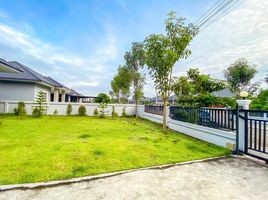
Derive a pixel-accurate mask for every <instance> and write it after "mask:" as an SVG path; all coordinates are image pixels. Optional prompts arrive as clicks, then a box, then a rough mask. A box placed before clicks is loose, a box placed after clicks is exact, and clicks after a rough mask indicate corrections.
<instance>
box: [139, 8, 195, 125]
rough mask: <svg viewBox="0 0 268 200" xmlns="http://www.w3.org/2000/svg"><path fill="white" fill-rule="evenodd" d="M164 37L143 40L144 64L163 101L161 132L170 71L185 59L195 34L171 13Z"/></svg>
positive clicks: (168, 94)
mask: <svg viewBox="0 0 268 200" xmlns="http://www.w3.org/2000/svg"><path fill="white" fill-rule="evenodd" d="M165 27H166V35H164V34H153V35H150V36H148V37H147V38H146V39H145V41H144V42H145V50H146V60H145V62H146V64H147V66H148V69H149V74H150V75H151V77H152V79H153V81H154V85H155V88H156V90H157V91H158V93H159V94H160V95H161V97H162V99H163V101H164V109H163V130H165V129H166V107H167V100H168V97H169V96H170V95H171V93H172V90H173V86H174V85H173V83H174V82H173V76H172V71H173V67H174V65H175V63H176V62H177V61H178V60H179V59H185V58H187V57H188V56H189V55H190V54H191V51H190V50H189V49H187V46H188V45H189V43H190V42H191V40H192V39H193V37H194V36H195V35H196V34H197V32H198V29H197V28H196V27H195V26H194V25H193V24H188V25H186V24H185V18H182V17H179V18H177V17H176V12H174V11H171V12H169V14H168V17H167V19H166V21H165Z"/></svg>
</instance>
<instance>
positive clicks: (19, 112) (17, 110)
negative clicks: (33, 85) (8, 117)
mask: <svg viewBox="0 0 268 200" xmlns="http://www.w3.org/2000/svg"><path fill="white" fill-rule="evenodd" d="M14 113H15V115H18V116H25V115H26V109H25V103H24V102H22V101H20V102H19V103H18V108H14Z"/></svg>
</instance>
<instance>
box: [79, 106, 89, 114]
mask: <svg viewBox="0 0 268 200" xmlns="http://www.w3.org/2000/svg"><path fill="white" fill-rule="evenodd" d="M86 113H87V109H86V107H85V106H84V105H81V106H79V108H78V115H79V116H86V115H87V114H86Z"/></svg>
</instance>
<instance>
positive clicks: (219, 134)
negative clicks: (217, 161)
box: [138, 106, 236, 150]
mask: <svg viewBox="0 0 268 200" xmlns="http://www.w3.org/2000/svg"><path fill="white" fill-rule="evenodd" d="M167 110H169V109H167ZM138 115H139V117H141V118H144V119H148V120H150V121H153V122H157V123H162V116H160V115H155V114H151V113H146V112H144V106H139V109H138ZM167 126H168V127H169V128H170V129H172V130H174V131H177V132H180V133H183V134H185V135H189V136H191V137H195V138H198V139H200V140H204V141H207V142H209V143H213V144H216V145H219V146H223V147H228V148H232V150H235V149H234V147H235V144H236V134H235V132H232V131H223V130H219V129H214V128H209V127H205V126H200V125H197V124H191V123H187V122H182V121H177V120H173V119H171V118H169V116H168V113H167Z"/></svg>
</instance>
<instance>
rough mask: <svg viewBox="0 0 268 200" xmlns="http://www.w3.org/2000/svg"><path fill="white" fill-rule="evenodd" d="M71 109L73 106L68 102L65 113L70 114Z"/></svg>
mask: <svg viewBox="0 0 268 200" xmlns="http://www.w3.org/2000/svg"><path fill="white" fill-rule="evenodd" d="M72 111H73V107H72V105H71V104H70V103H69V104H68V106H67V110H66V114H67V115H71V114H72Z"/></svg>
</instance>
